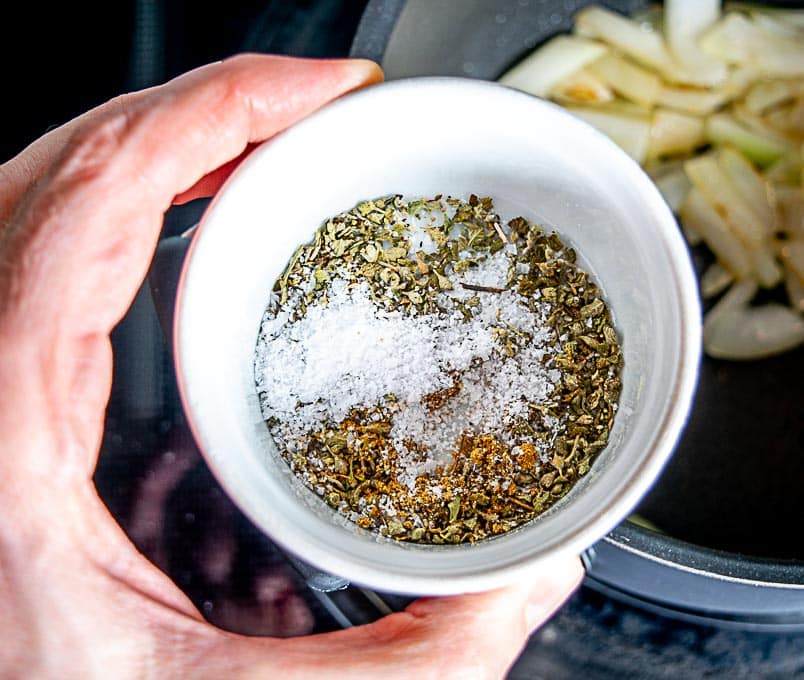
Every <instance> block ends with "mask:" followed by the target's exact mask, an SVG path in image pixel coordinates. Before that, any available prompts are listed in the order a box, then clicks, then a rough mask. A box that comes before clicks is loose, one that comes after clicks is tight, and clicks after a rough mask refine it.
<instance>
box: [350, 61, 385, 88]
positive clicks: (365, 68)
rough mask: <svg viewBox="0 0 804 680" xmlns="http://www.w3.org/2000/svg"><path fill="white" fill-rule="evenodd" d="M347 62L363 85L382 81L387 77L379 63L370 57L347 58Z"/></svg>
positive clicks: (356, 78)
mask: <svg viewBox="0 0 804 680" xmlns="http://www.w3.org/2000/svg"><path fill="white" fill-rule="evenodd" d="M346 64H347V66H348V68H349V70H350V71H351V72H352V75H354V77H355V80H356V81H358V82H359V83H360V84H361V85H373V84H374V83H381V82H382V81H383V80H384V78H385V75H384V74H383V72H382V69H381V68H380V66H379V64H377V63H376V62H373V61H371V60H370V59H347V60H346Z"/></svg>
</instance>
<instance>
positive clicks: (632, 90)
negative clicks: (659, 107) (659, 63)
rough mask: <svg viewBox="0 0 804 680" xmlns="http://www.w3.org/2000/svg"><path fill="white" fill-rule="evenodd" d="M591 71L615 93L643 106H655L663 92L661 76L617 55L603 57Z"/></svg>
mask: <svg viewBox="0 0 804 680" xmlns="http://www.w3.org/2000/svg"><path fill="white" fill-rule="evenodd" d="M589 69H590V70H591V71H592V73H594V74H595V75H596V76H597V77H598V78H600V79H601V80H603V81H604V82H605V83H607V84H608V85H609V87H611V88H612V89H613V90H614V91H615V92H617V93H618V94H620V95H622V96H623V97H625V98H626V99H629V100H631V101H632V102H635V103H637V104H641V105H642V106H653V104H654V103H655V102H656V100H657V99H658V98H659V95H660V94H661V92H662V81H661V78H659V76H657V75H656V74H655V73H652V72H651V71H648V70H646V69H644V68H642V67H641V66H637V65H636V64H632V63H631V62H629V61H627V60H625V59H623V58H622V57H619V56H617V55H616V54H611V53H609V54H607V55H605V56H604V57H601V58H600V59H598V60H597V61H596V62H594V63H593V64H592V65H591V66H590V67H589Z"/></svg>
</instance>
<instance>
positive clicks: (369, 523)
mask: <svg viewBox="0 0 804 680" xmlns="http://www.w3.org/2000/svg"><path fill="white" fill-rule="evenodd" d="M273 293H274V295H273V298H272V300H271V302H270V304H269V306H268V309H267V310H266V313H265V316H264V319H263V324H262V328H261V332H260V337H259V339H258V343H257V350H256V359H255V377H256V383H257V389H258V392H259V394H260V397H261V404H262V409H263V415H264V417H265V419H266V422H267V425H268V427H269V430H270V432H271V434H272V436H273V438H274V440H275V442H276V443H277V446H278V448H279V450H280V452H281V453H282V455H283V457H284V458H285V460H286V461H287V462H288V464H289V465H290V467H291V468H292V469H293V471H294V472H295V473H296V474H297V475H298V476H299V477H300V478H301V479H302V480H303V481H304V482H305V484H306V485H307V486H309V487H310V488H311V489H313V490H314V491H315V492H316V493H317V494H318V495H320V496H321V497H322V498H323V499H324V500H325V501H326V502H327V503H328V504H329V505H331V506H332V507H333V508H336V509H337V510H338V511H340V512H342V513H344V514H345V515H346V516H348V517H350V518H351V519H352V520H353V521H355V522H356V523H357V524H358V525H359V526H361V527H363V528H365V529H369V530H372V531H376V532H378V533H380V534H381V535H384V536H391V537H393V538H395V539H398V540H404V541H413V542H420V543H435V544H443V543H461V542H473V541H477V540H480V539H483V538H486V537H490V536H494V535H497V534H500V533H503V532H505V531H508V530H510V529H512V528H514V527H516V526H518V525H520V524H522V523H524V522H527V521H529V520H531V519H533V518H534V517H536V516H537V515H539V514H540V513H541V512H543V511H544V510H546V509H547V508H548V507H550V506H551V505H552V504H553V503H555V502H556V501H557V500H558V499H560V498H561V497H563V496H564V495H565V494H566V493H567V492H568V491H569V490H570V488H571V487H572V485H573V484H574V483H575V482H576V481H577V480H578V478H579V477H581V476H582V475H584V474H586V472H587V471H588V470H589V467H590V465H591V463H592V461H593V459H594V457H595V456H596V455H597V453H598V452H599V451H600V450H601V449H602V448H604V447H605V446H606V443H607V441H608V435H609V432H610V430H611V426H612V422H613V419H614V415H615V412H616V408H617V399H618V397H619V392H620V379H619V369H620V366H621V364H622V354H621V351H620V346H619V340H618V337H617V334H616V332H615V330H614V327H613V325H612V320H611V317H610V314H609V311H608V309H607V307H606V304H605V302H604V300H603V298H602V296H601V294H600V291H599V290H598V288H597V286H596V285H595V284H594V283H593V282H592V281H591V279H590V277H589V275H588V274H587V273H586V272H584V271H583V270H582V269H581V268H580V267H578V266H577V264H576V255H575V252H574V250H573V249H572V248H569V247H566V246H565V244H564V243H562V241H561V240H560V239H559V237H558V236H557V235H556V234H546V233H544V232H543V231H542V230H541V229H540V228H538V227H536V226H533V225H531V224H530V223H529V222H528V221H527V220H525V219H524V218H521V217H518V218H515V219H513V220H511V221H510V222H508V223H507V224H503V222H502V220H501V219H500V217H499V215H497V214H496V213H495V212H494V210H493V204H492V201H491V199H490V198H478V197H476V196H474V195H473V196H471V197H470V198H469V200H468V201H462V200H459V199H455V198H446V199H442V197H441V196H437V197H435V198H434V199H429V200H416V201H405V200H403V199H402V197H401V196H390V197H385V198H382V199H377V200H374V201H366V202H363V203H360V204H359V205H358V206H356V207H355V208H354V209H352V210H350V211H348V212H346V213H343V214H341V215H338V216H335V217H333V218H331V219H330V220H328V221H327V222H326V223H325V224H324V225H323V226H322V227H321V229H319V230H318V231H317V232H316V235H315V238H314V239H313V241H312V242H311V243H308V244H305V245H303V246H301V247H300V248H299V249H298V250H297V251H296V253H295V254H294V255H293V257H292V258H291V261H290V263H289V264H288V267H287V268H286V270H285V271H284V273H283V274H282V276H281V277H280V278H279V279H278V281H277V283H276V286H275V288H274V291H273Z"/></svg>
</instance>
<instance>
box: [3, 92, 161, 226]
mask: <svg viewBox="0 0 804 680" xmlns="http://www.w3.org/2000/svg"><path fill="white" fill-rule="evenodd" d="M153 89H155V88H149V89H145V90H139V91H138V92H130V93H127V94H123V95H120V96H118V97H115V98H114V99H110V100H109V101H108V102H104V103H103V104H101V105H100V106H96V107H95V108H94V109H91V110H90V111H87V112H86V113H83V114H81V115H80V116H77V117H76V118H73V119H72V120H71V121H69V122H67V123H64V124H63V125H60V126H59V127H57V128H54V129H53V130H50V131H49V132H47V133H46V134H44V135H42V136H41V137H39V138H38V139H36V140H35V141H34V142H32V143H31V144H29V145H28V146H27V147H25V149H23V150H22V151H21V152H20V153H19V154H17V155H16V156H15V157H14V158H12V159H11V160H9V161H7V162H6V163H4V164H3V165H0V181H2V187H3V191H2V194H0V233H2V231H3V226H5V225H6V223H7V222H8V221H9V220H10V219H11V215H12V213H13V211H14V208H15V206H16V205H17V204H18V203H19V201H20V198H21V197H22V195H23V194H24V193H25V192H26V191H27V190H28V188H29V187H30V186H31V185H32V184H34V183H35V182H36V181H37V180H38V179H39V178H40V177H41V176H42V175H43V173H44V172H45V170H47V168H48V167H50V165H51V164H52V163H53V160H54V159H55V158H56V157H57V156H58V155H59V153H60V152H61V151H62V149H63V148H64V146H65V144H66V143H67V142H68V141H69V139H70V138H71V137H72V136H73V135H74V134H75V132H76V130H78V129H80V128H82V127H86V126H88V125H89V124H91V123H92V122H93V121H94V120H98V119H99V118H102V117H103V116H105V115H109V114H113V113H115V112H120V111H125V110H126V109H128V108H130V107H131V106H132V105H133V104H134V103H135V102H137V101H139V100H140V99H142V98H143V97H147V96H149V94H150V93H151V92H152V90H153Z"/></svg>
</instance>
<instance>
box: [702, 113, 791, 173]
mask: <svg viewBox="0 0 804 680" xmlns="http://www.w3.org/2000/svg"><path fill="white" fill-rule="evenodd" d="M706 136H707V138H708V139H709V141H710V142H712V144H715V145H723V144H733V145H734V146H736V147H737V148H738V149H739V150H740V151H742V153H743V154H744V155H745V156H746V158H749V159H750V160H751V161H753V162H754V163H756V164H757V165H759V166H760V167H765V166H767V165H770V164H771V163H773V162H774V161H777V160H779V158H781V157H782V156H784V155H785V154H786V153H787V152H788V151H790V150H791V147H790V145H789V144H785V143H783V142H780V141H779V140H778V139H775V138H773V137H767V136H764V135H761V134H759V133H758V132H755V131H753V130H750V129H749V128H747V127H745V126H744V125H742V124H741V123H739V122H738V121H737V120H736V119H735V118H734V116H732V115H729V114H726V113H716V114H714V115H712V116H709V118H707V120H706Z"/></svg>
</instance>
